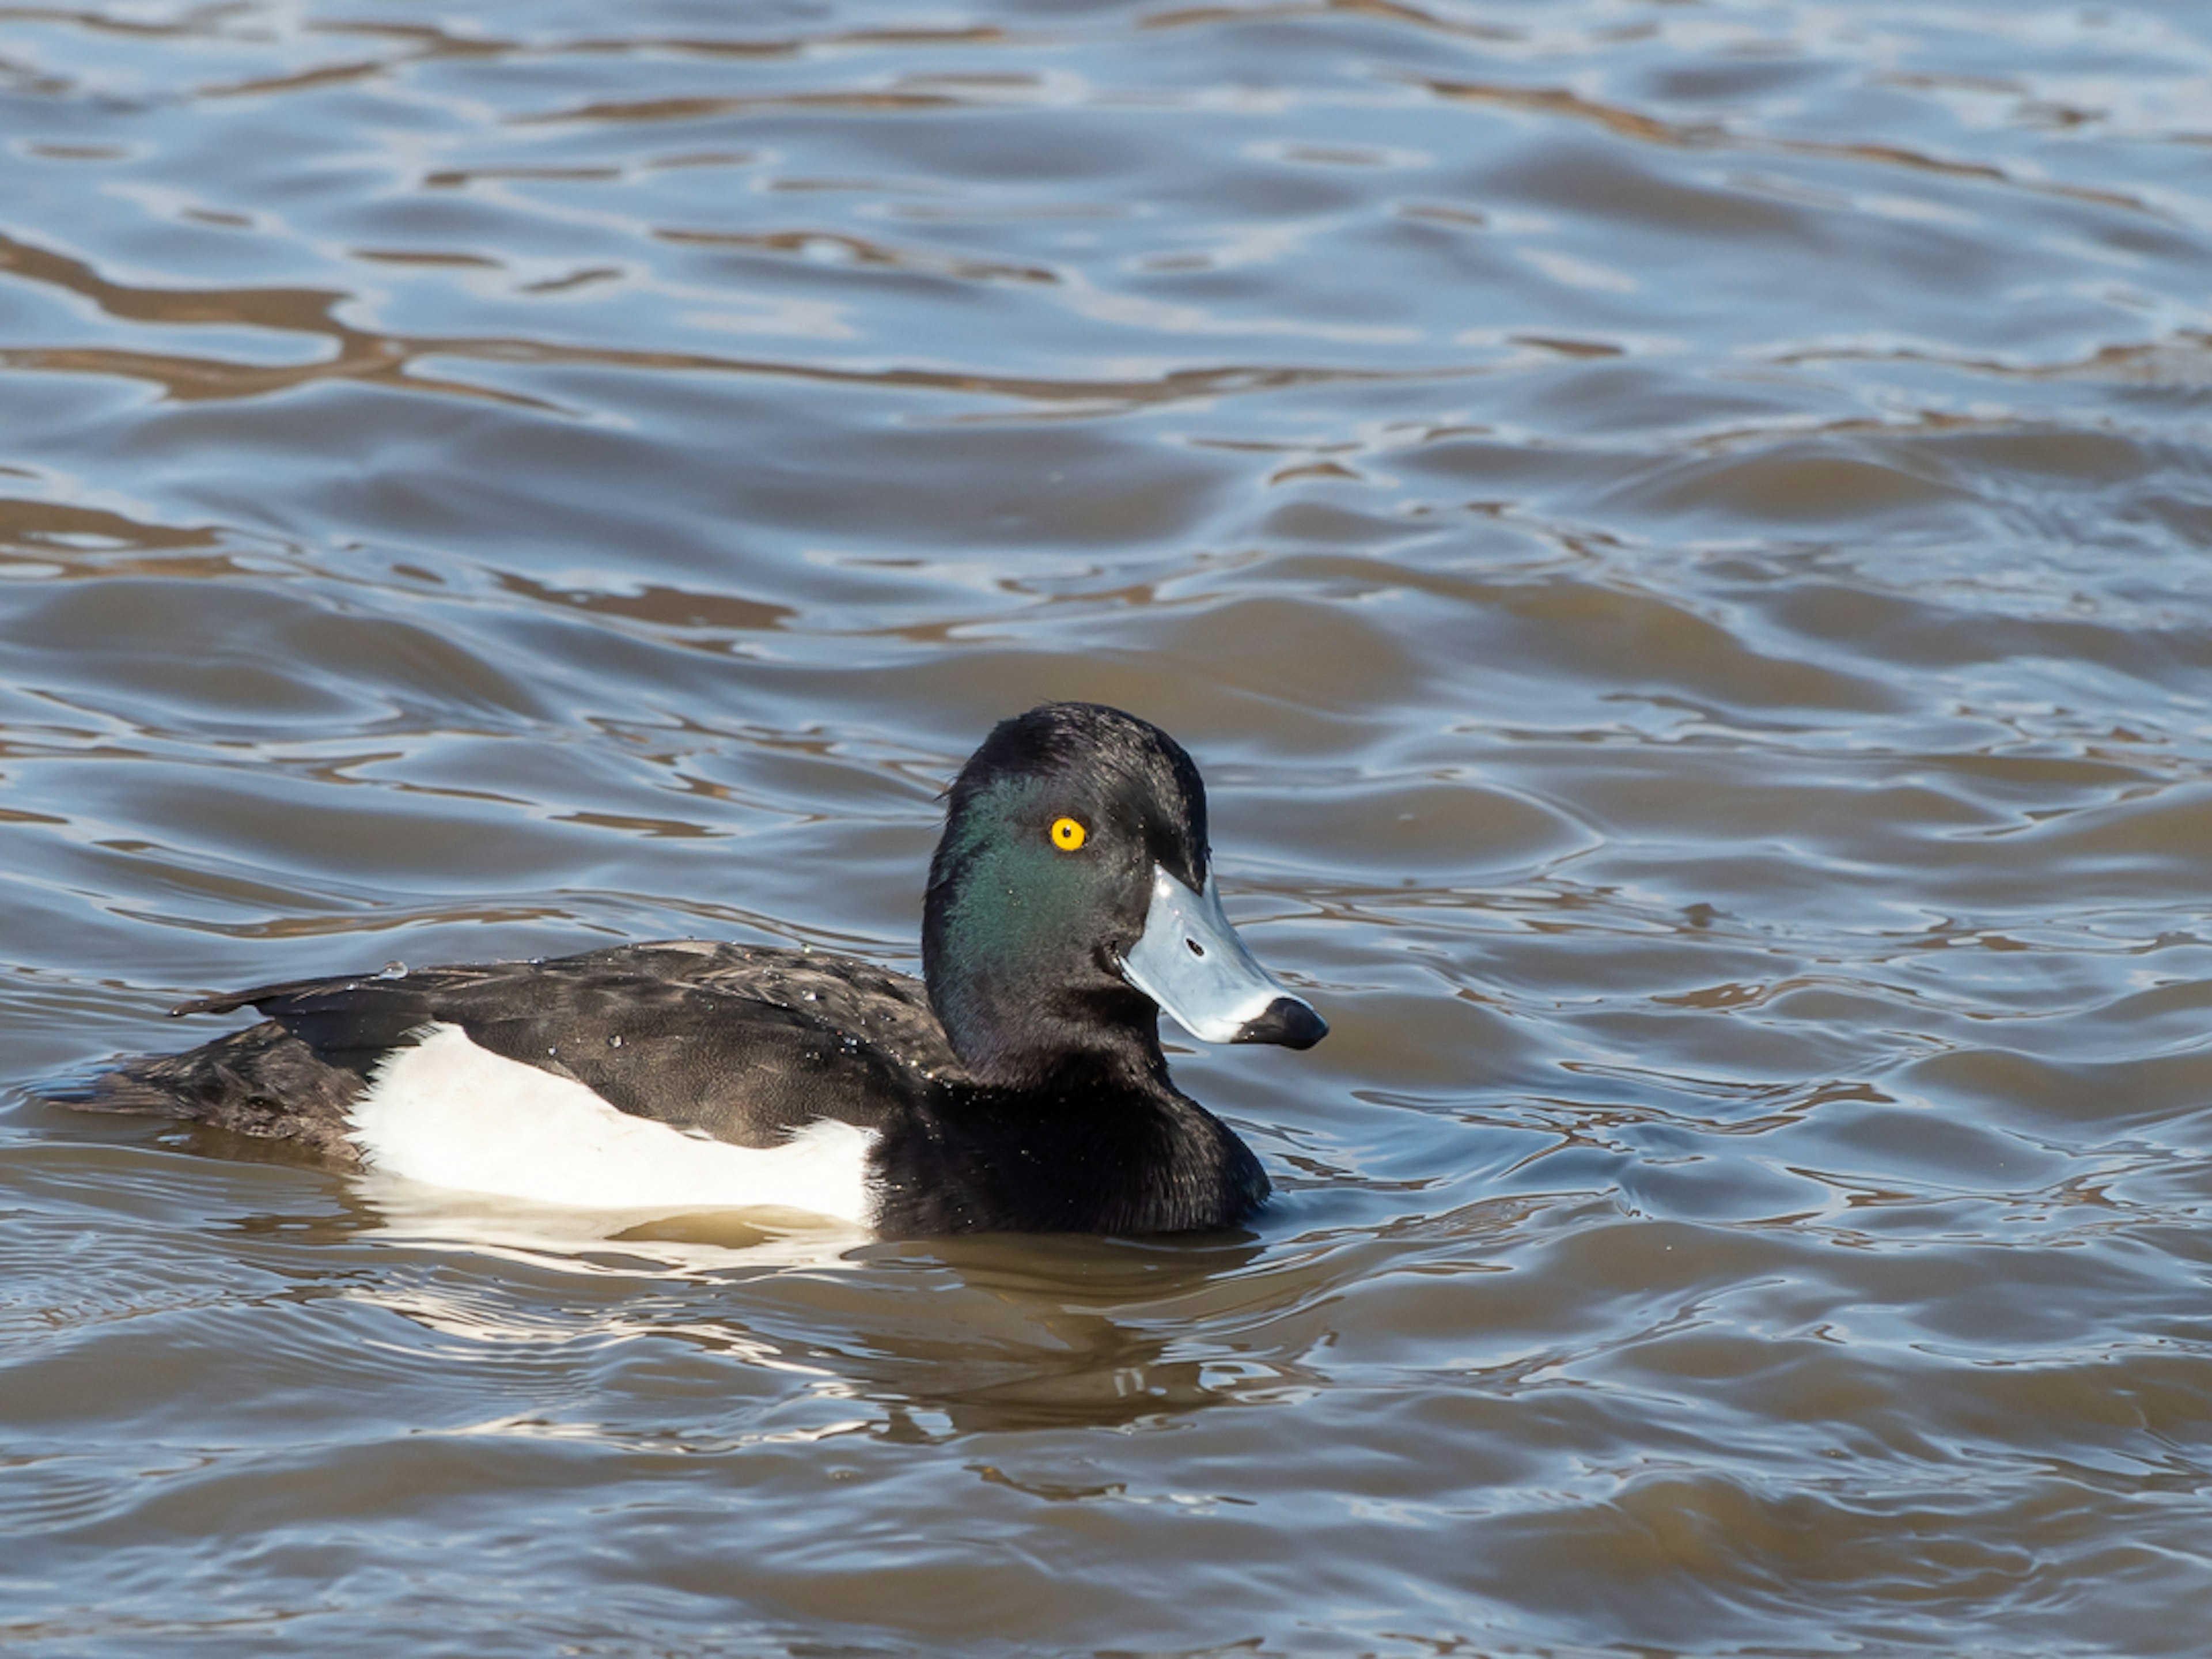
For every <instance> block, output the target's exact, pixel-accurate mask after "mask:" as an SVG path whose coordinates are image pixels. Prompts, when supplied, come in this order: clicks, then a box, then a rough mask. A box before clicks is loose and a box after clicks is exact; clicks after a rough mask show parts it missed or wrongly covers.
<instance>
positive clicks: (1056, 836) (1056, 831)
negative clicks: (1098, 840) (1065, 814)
mask: <svg viewBox="0 0 2212 1659" xmlns="http://www.w3.org/2000/svg"><path fill="white" fill-rule="evenodd" d="M1090 839H1091V832H1090V831H1089V830H1088V829H1085V828H1084V827H1083V826H1082V825H1081V824H1079V823H1077V822H1076V821H1075V820H1074V819H1073V818H1054V820H1053V821H1052V844H1053V845H1054V847H1057V848H1060V851H1061V852H1063V853H1073V851H1075V849H1076V848H1079V847H1080V846H1082V845H1083V843H1084V842H1086V841H1089V840H1090Z"/></svg>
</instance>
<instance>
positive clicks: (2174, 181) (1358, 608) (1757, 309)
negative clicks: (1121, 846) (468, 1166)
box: [0, 0, 2212, 1659]
mask: <svg viewBox="0 0 2212 1659" xmlns="http://www.w3.org/2000/svg"><path fill="white" fill-rule="evenodd" d="M2207 108H2212V40H2208V39H2207V36H2206V31H2205V29H2204V27H2203V24H2202V23H2201V21H2199V20H2198V19H2197V17H2196V16H2195V15H2193V14H2192V13H2191V12H2189V11H2188V10H2187V9H2173V8H2164V9H2159V8H2152V7H2148V6H2138V7H2132V8H2130V7H2122V8H2118V9H2113V8H2103V9H2087V10H2083V9H2071V10H2069V9H2040V10H2039V9H2033V8H2030V9H2021V8H2019V7H2000V6H1994V5H1983V4H1978V3H1976V4H1968V5H1966V6H1963V7H1956V8H1953V9H1948V10H1944V9H1929V8H1925V7H1922V8H1907V7H1901V6H1894V5H1890V4H1886V3H1867V4H1855V5H1851V6H1825V5H1819V4H1802V5H1796V4H1793V5H1784V6H1779V7H1765V8H1759V7H1752V6H1746V5H1737V4H1733V3H1715V4H1706V5H1697V6H1658V5H1644V4H1640V3H1633V0H1630V3H1616V0H1602V3H1596V0H1594V3H1589V4H1579V3H1575V4H1565V5H1560V6H1553V7H1547V8H1530V7H1526V6H1519V5H1511V4H1493V3H1488V0H1467V3H1459V0H1453V3H1442V4H1438V5H1436V6H1433V7H1427V8H1418V7H1413V6H1402V5H1398V4H1395V3H1381V0H1345V3H1316V4H1305V3H1298V4H1289V5H1257V6H1249V7H1244V6H1218V7H1217V6H1206V7H1168V8H1159V9H1146V8H1144V7H1142V6H1137V5H1107V6H1099V7H1089V8H1077V9H1070V8H1067V7H1064V6H1054V7H1040V6H1035V5H1025V4H1021V3H1008V4H1003V5H995V4H985V5H975V6H969V7H968V8H967V9H955V10H951V11H945V12H941V13H929V14H926V15H925V14H922V13H919V12H916V11H915V10H913V9H911V8H909V7H905V6H901V5H896V4H892V3H889V0H884V3H876V4H871V3H863V0H836V3H832V4H825V5H808V6H804V7H787V8H783V9H769V10H764V11H753V12H748V13H745V14H744V15H736V14H732V13H731V12H729V11H728V10H727V9H722V8H714V7H706V6H701V5H696V4H691V3H675V0H670V3H659V0H656V3H653V4H651V5H647V6H644V7H640V8H634V9H625V10H623V11H622V12H621V13H620V15H614V14H611V13H609V12H608V11H607V9H605V8H593V9H586V8H582V7H580V6H574V5H568V4H565V3H549V4H546V5H542V6H538V7H533V8H530V9H526V10H522V11H515V10H513V9H509V10H507V11H503V12H500V13H496V14H495V13H489V12H486V13H483V14H480V15H479V14H471V13H469V12H466V11H465V10H459V11H457V10H450V9H449V10H447V11H446V12H442V13H441V14H440V15H438V16H436V17H435V18H429V17H426V16H424V15H421V14H420V12H419V10H417V9H409V8H404V7H398V8H395V7H394V6H392V5H389V4H386V5H383V6H381V7H380V6H375V5H372V6H370V7H369V8H368V9H366V10H362V9H349V10H344V11H339V10H334V9H331V7H329V6H328V5H325V4H320V3H305V4H285V5H274V4H259V3H254V4H246V5H240V6H233V7H216V8H199V7H184V6H176V7H169V6H164V5H161V4H153V5H148V6H140V7H137V8H134V9H131V10H128V11H125V12H109V11H106V10H98V9H68V8H46V7H9V8H0V144H4V145H5V147H6V148H5V152H4V156H0V423H4V430H5V434H6V438H5V443H4V447H0V854H4V856H0V892H4V895H5V896H4V900H0V1055H4V1058H5V1066H4V1069H0V1079H4V1080H5V1082H6V1084H7V1085H8V1087H9V1091H10V1092H9V1095H8V1097H7V1111H6V1121H5V1122H4V1124H0V1132H4V1135H5V1139H6V1146H7V1153H8V1156H7V1158H6V1160H5V1163H4V1165H0V1185H4V1187H5V1189H6V1190H5V1194H4V1201H0V1264H4V1272H0V1323H4V1329H5V1332H6V1336H5V1340H4V1342H3V1343H0V1366H4V1368H5V1369H4V1383H0V1434H4V1436H5V1440H6V1443H5V1445H4V1447H0V1454H4V1455H0V1521H4V1522H6V1523H7V1528H8V1531H9V1534H10V1537H11V1540H12V1541H13V1543H12V1546H11V1549H10V1551H9V1558H8V1559H6V1560H5V1561H4V1562H0V1638H4V1639H5V1640H6V1641H8V1642H9V1643H10V1644H12V1645H13V1646H15V1647H17V1648H21V1649H22V1650H24V1651H26V1652H52V1653H55V1654H64V1653H66V1654H71V1655H80V1654H82V1655H93V1654H97V1655H101V1656H106V1655H110V1654H128V1653H137V1652H155V1651H158V1652H160V1653H161V1654H163V1655H165V1656H167V1655H172V1654H191V1653H196V1652H209V1653H221V1654H222V1655H224V1656H226V1659H228V1655H230V1654H232V1653H234V1652H235V1651H237V1650H238V1649H239V1647H240V1644H241V1643H246V1644H260V1645H263V1646H273V1647H275V1648H276V1649H279V1650H313V1651H315V1652H317V1653H318V1654H321V1653H352V1652H362V1653H374V1654H378V1655H383V1654H386V1653H388V1652H390V1651H392V1650H393V1649H394V1648H395V1647H402V1646H404V1647H406V1648H408V1649H410V1650H419V1651H422V1652H426V1653H453V1654H465V1655H468V1656H471V1659H479V1656H497V1655H501V1654H504V1653H508V1652H513V1653H515V1654H518V1655H523V1654H528V1655H533V1656H534V1655H537V1654H541V1653H544V1652H547V1651H550V1650H562V1651H572V1652H579V1653H586V1654H601V1655H617V1654H621V1655H630V1654H637V1655H643V1654H647V1653H668V1652H683V1653H708V1652H713V1653H725V1652H726V1653H750V1652H763V1653H766V1652H788V1653H817V1652H828V1651H833V1650H834V1651H837V1652H851V1653H864V1654H872V1655H873V1654H886V1655H888V1654H938V1653H959V1654H962V1655H970V1654H1007V1655H1012V1654H1024V1655H1026V1654H1033V1653H1121V1654H1126V1653H1139V1652H1141V1653H1161V1654H1170V1653H1172V1654H1198V1653H1207V1654H1214V1653H1225V1652H1239V1653H1245V1652H1249V1653H1254V1654H1276V1653H1281V1654H1293V1653H1295V1654H1304V1653H1344V1654H1388V1655H1393V1656H1396V1655H1409V1656H1410V1655H1432V1654H1441V1653H1479V1654H1486V1655H1487V1654H1496V1655H1515V1656H1531V1655H1545V1656H1560V1659H1565V1656H1586V1655H1597V1654H1604V1655H1615V1656H1625V1655H1630V1654H1634V1655H1638V1656H1652V1655H1660V1654H1682V1655H1691V1654H1695V1655H1701V1656H1702V1655H1721V1654H1741V1655H1751V1654H1761V1655H1782V1654H1789V1655H1812V1654H1825V1653H1831V1652H1857V1653H1880V1654H1890V1653H1929V1654H1942V1655H1947V1656H1948V1655H1952V1654H1960V1653H1973V1654H1980V1653H2004V1654H2008V1655H2010V1654H2016V1653H2027V1654H2035V1655H2053V1656H2057V1655H2069V1656H2070V1655H2086V1654H2128V1655H2150V1654H2165V1653H2173V1654H2193V1653H2195V1652H2197V1651H2198V1650H2201V1648H2202V1647H2203V1638H2202V1635H2201V1632H2202V1630H2203V1627H2204V1626H2205V1622H2206V1619H2207V1617H2208V1613H2212V1572H2209V1571H2208V1570H2207V1566H2206V1552H2205V1547H2204V1544H2203V1536H2204V1534H2205V1531H2206V1523H2207V1520H2208V1513H2207V1491H2208V1470H2207V1461H2206V1454H2205V1446H2206V1444H2207V1425H2208V1419H2212V1368H2208V1362H2209V1361H2212V1346H2208V1344H2209V1343H2212V1324H2208V1320H2207V1316H2206V1314H2205V1311H2204V1307H2205V1295H2204V1292H2205V1285H2206V1281H2207V1278H2208V1273H2212V1249H2208V1246H2207V1244H2206V1243H2205V1237H2206V1235H2205V1234H2204V1233H2203V1231H2202V1226H2201V1224H2202V1222H2203V1219H2204V1217H2205V1212H2206V1206H2207V1205H2208V1203H2212V1152H2208V1151H2207V1146H2208V1139H2207V1137H2208V1133H2212V1048H2208V1047H2207V1030H2208V1027H2207V1018H2208V1010H2212V942H2208V939H2207V937H2206V928H2205V914H2206V902H2207V901H2206V897H2205V896H2206V894H2207V893H2208V892H2212V786H2208V783H2207V779H2208V777H2212V678H2208V673H2209V672H2212V626H2208V623H2207V617H2208V615H2212V611H2208V608H2207V601H2208V599H2212V576H2209V575H2208V570H2212V567H2208V565H2207V562H2206V557H2205V550H2206V547H2207V544H2208V537H2212V486H2208V483H2207V479H2208V477H2212V474H2208V471H2207V469H2206V466H2205V464H2204V456H2205V453H2206V443H2207V439H2208V427H2207V422H2206V410H2207V402H2206V392H2207V386H2208V379H2207V374H2206V368H2207V364H2208V362H2212V352H2208V349H2207V344H2208V342H2212V313H2208V312H2207V310H2206V308H2205V299H2204V296H2205V292H2206V285H2205V281H2204V272H2205V270H2207V269H2208V260H2207V253H2208V246H2207V239H2208V231H2212V205H2208V202H2207V198H2206V194H2205V189H2204V174H2203V155H2204V143H2205V138H2206V131H2205V125H2204V121H2203V111H2204V110H2205V109H2207ZM1045 696H1083V697H1095V698H1099V699H1103V700H1105V701H1109V702H1117V703H1121V704H1123V705H1125V706H1127V707H1130V708H1134V709H1137V710H1139V712H1141V713H1143V714H1146V715H1148V716H1150V717H1151V718H1152V719H1155V720H1159V721H1161V722H1162V723H1163V724H1164V725H1166V726H1169V727H1170V729H1171V730H1173V731H1175V732H1176V733H1177V734H1178V735H1179V736H1181V737H1182V738H1183V739H1184V741H1185V742H1186V743H1188V744H1189V745H1190V747H1191V748H1192V749H1193V750H1194V753H1195V754H1196V755H1197V756H1198V757H1199V758H1200V762H1201V763H1202V764H1203V765H1204V767H1205V768H1206V772H1207V775H1208V779H1209V781H1210V784H1211V786H1212V791H1213V796H1214V817H1215V825H1214V828H1215V836H1216V840H1217V842H1218V848H1219V852H1220V855H1221V859H1222V868H1223V876H1224V881H1225V885H1226V887H1227V888H1228V889H1229V890H1230V904H1231V908H1232V910H1233V911H1234V912H1235V913H1236V914H1237V917H1238V919H1239V921H1240V922H1241V923H1242V925H1243V926H1244V927H1246V928H1247V929H1248V930H1249V933H1251V935H1252V936H1253V937H1254V939H1255V945H1256V948H1257V949H1258V950H1259V951H1260V953H1261V955H1262V956H1263V957H1265V958H1267V960H1268V961H1269V962H1271V963H1274V964H1279V966H1281V967H1282V968H1284V969H1286V970H1288V971H1289V973H1290V975H1291V977H1293V978H1294V979H1296V980H1297V982H1298V983H1299V984H1300V985H1302V986H1303V987H1306V988H1307V989H1308V990H1310V994H1312V995H1313V996H1314V997H1315V999H1316V1001H1317V1002H1318V1003H1319V1004H1320V1005H1321V1006H1322V1007H1323V1008H1324V1009H1325V1011H1326V1012H1327V1014H1328V1018H1329V1019H1330V1022H1331V1024H1332V1026H1333V1027H1334V1035H1333V1036H1332V1037H1331V1040H1330V1041H1329V1042H1328V1044H1327V1045H1325V1046H1324V1047H1322V1048H1318V1049H1316V1050H1315V1051H1314V1052H1313V1053H1312V1054H1309V1055H1304V1056H1287V1055H1280V1054H1251V1053H1247V1052H1243V1051H1237V1052H1234V1053H1226V1054H1225V1053H1220V1052H1216V1051H1212V1050H1207V1051H1204V1052H1194V1053H1190V1054H1178V1055H1177V1056H1176V1066H1177V1071H1178V1075H1179V1076H1180V1077H1181V1078H1182V1079H1184V1081H1185V1083H1186V1085H1187V1086H1188V1087H1189V1088H1190V1089H1191V1090H1192V1091H1193V1092H1194V1093H1195V1094H1197V1095H1199V1096H1200V1097H1202V1098H1204V1099H1206V1101H1207V1102H1209V1103H1212V1105H1214V1106H1215V1107H1216V1108H1217V1109H1220V1110H1222V1111H1223V1112H1225V1114H1226V1115H1229V1116H1230V1117H1231V1119H1232V1120H1233V1121H1235V1122H1236V1124H1237V1127H1238V1128H1239V1129H1240V1131H1241V1132H1242V1133H1244V1134H1245V1135H1246V1137H1247V1138H1248V1139H1249V1140H1250V1141H1251V1142H1252V1143H1253V1145H1254V1146H1255V1147H1256V1148H1257V1149H1258V1150H1259V1151H1260V1152H1261V1154H1262V1155H1263V1157H1264V1158H1265V1159H1266V1160H1267V1164H1268V1166H1269V1169H1270V1171H1271V1173H1272V1174H1273V1176H1274V1177H1275V1179H1276V1182H1277V1185H1278V1188H1279V1191H1280V1194H1281V1197H1280V1199H1279V1202H1278V1204H1277V1205H1276V1206H1274V1208H1273V1210H1272V1211H1271V1212H1269V1213H1268V1214H1267V1217H1266V1218H1264V1222H1263V1224H1262V1225H1261V1226H1260V1227H1259V1228H1258V1230H1257V1231H1255V1232H1254V1233H1252V1234H1250V1235H1248V1236H1240V1237H1231V1238H1225V1239H1207V1240H1182V1241H1164V1242H1163V1241H1129V1240H1047V1241H1037V1240H1004V1239H1000V1240H985V1241H970V1242H962V1243H957V1244H945V1245H932V1246H921V1245H913V1244H898V1245H885V1244H877V1243H868V1242H866V1241H861V1240H857V1239H854V1238H853V1237H849V1236H845V1235H839V1234H827V1233H821V1232H817V1231H810V1230H808V1229H807V1228H805V1227H795V1226H793V1225H787V1223H784V1222H777V1221H775V1220H774V1219H773V1218H758V1217H755V1218H736V1219H733V1218H729V1217H711V1218H699V1217H690V1218H651V1219H646V1218H614V1219H611V1220H603V1221H602V1222H601V1223H599V1224H595V1225H586V1223H585V1222H583V1221H580V1220H579V1219H578V1218H574V1217H568V1218H562V1217H549V1216H544V1215H520V1214H514V1213H508V1212H496V1211H487V1210H485V1209H484V1208H483V1206H478V1205H475V1204H473V1203H471V1202H469V1201H465V1200H453V1199H441V1198H437V1197H435V1196H426V1195H425V1194H422V1193H419V1192H418V1193H415V1194H406V1193H404V1192H393V1191H391V1190H385V1189H379V1188H376V1187H375V1186H374V1183H373V1182H372V1183H363V1182H356V1181H352V1180H349V1179H347V1178H343V1177H338V1176H332V1175H331V1174H329V1173H328V1172H325V1171H322V1170H317V1169H314V1168H313V1167H312V1166H309V1165H307V1164H302V1163H301V1162H300V1161H299V1160H298V1159H296V1158H289V1157H287V1156H285V1155H283V1154H282V1153H281V1152H280V1153H276V1154H273V1155H272V1154H271V1153H270V1150H269V1149H267V1148H265V1147H258V1146H243V1145H240V1144H239V1143H236V1142H235V1141H229V1140H227V1139H224V1138H222V1137H219V1136H214V1135H210V1134H208V1133H195V1132H189V1131H184V1130H179V1129H174V1128H171V1127H166V1126H161V1125H154V1124H144V1123H132V1122H128V1121H104V1120H87V1119H82V1118H79V1117H76V1116H73V1115H64V1114H62V1113H58V1112H56V1111H52V1110H51V1109H46V1108H45V1107H42V1106H40V1105H37V1104H35V1103H33V1102H32V1101H31V1099H30V1097H29V1091H31V1090H32V1089H33V1088H35V1087H38V1086H42V1085H51V1084H52V1083H53V1082H55V1081H57V1080H58V1079H67V1078H69V1077H71V1076H75V1075H79V1074H81V1073H83V1072H85V1071H87V1070H88V1069H90V1068H91V1067H94V1066H97V1065H99V1064H100V1063H101V1062H103V1061H104V1060H106V1059H107V1058H109V1057H111V1056H112V1055H115V1054H122V1053H130V1052H139V1051H143V1050H146V1049H149V1048H164V1047H169V1046H173V1045H177V1044H179V1043H181V1042H185V1041H187V1040H189V1039H190V1037H191V1035H192V1032H191V1031H187V1030H185V1029H184V1028H183V1027H182V1026H180V1025H179V1024H173V1023H172V1022H170V1021H168V1020H167V1019H166V1018H163V1013H164V1011H165V1010H166V1009H167V1007H169V1006H172V1005H173V1003H174V1002H176V1001H177V1000H180V999H181V998H182V997H184V996H185V995H188V994H192V993H195V992H197V991H200V990H203V989H207V988H213V987H222V986H229V985H234V984H239V983H243V982H247V981H253V980H263V979H274V978H278V977H282V976H284V975H289V974H295V973H296V974H307V973H314V972H323V971H329V970H333V969H352V968H362V967H369V968H373V967H374V966H376V965H379V964H380V963H384V962H386V961H388V960H391V959H392V958H394V957H404V958H405V959H407V960H409V961H412V962H418V963H419V962H429V961H435V960H453V959H482V958H483V957H491V956H498V955H520V956H526V955H532V954H537V953H540V952H550V951H562V950H568V949H574V948H580V947H582V946H586V945H591V944H592V943H595V942H600V941H605V940H609V939H637V938H653V937H665V936H670V935H681V934H686V933H706V934H715V935H726V936H732V937H738V938H745V939H786V940H799V941H805V942H809V943H812V944H815V945H820V946H823V947H825V948H832V949H839V950H849V951H859V952H860V953H862V954H864V955H868V956H871V957H878V958H880V959H883V960H886V961H890V962H895V963H904V964H908V965H910V964H911V963H912V962H913V960H914V957H915V926H916V919H917V915H918V909H919V896H920V885H921V874H922V872H923V870H924V868H925V866H926V863H927V857H928V852H929V848H930V846H931V844H932V842H933V837H934V830H935V823H936V815H937V813H938V811H939V805H938V801H937V794H938V791H939V789H940V788H941V787H942V786H943V784H944V781H945V779H946V778H947V777H948V776H949V775H951V770H952V769H953V768H954V767H955V766H956V765H957V763H958V761H959V760H960V758H961V757H963V756H964V754H965V753H966V752H967V751H968V750H969V747H970V746H971V745H972V744H973V742H974V741H975V738H976V736H977V734H978V733H979V732H981V730H982V729H984V727H985V726H987V725H988V723H989V722H990V721H991V720H994V719H996V718H997V717H999V716H1000V715H1001V714H1005V713H1006V712H1008V711H1009V710H1011V709H1015V708H1020V707H1023V706H1025V705H1026V704H1028V703H1029V702H1034V701H1036V700H1037V699H1039V698H1042V697H1045ZM210 1029H211V1028H210Z"/></svg>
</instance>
